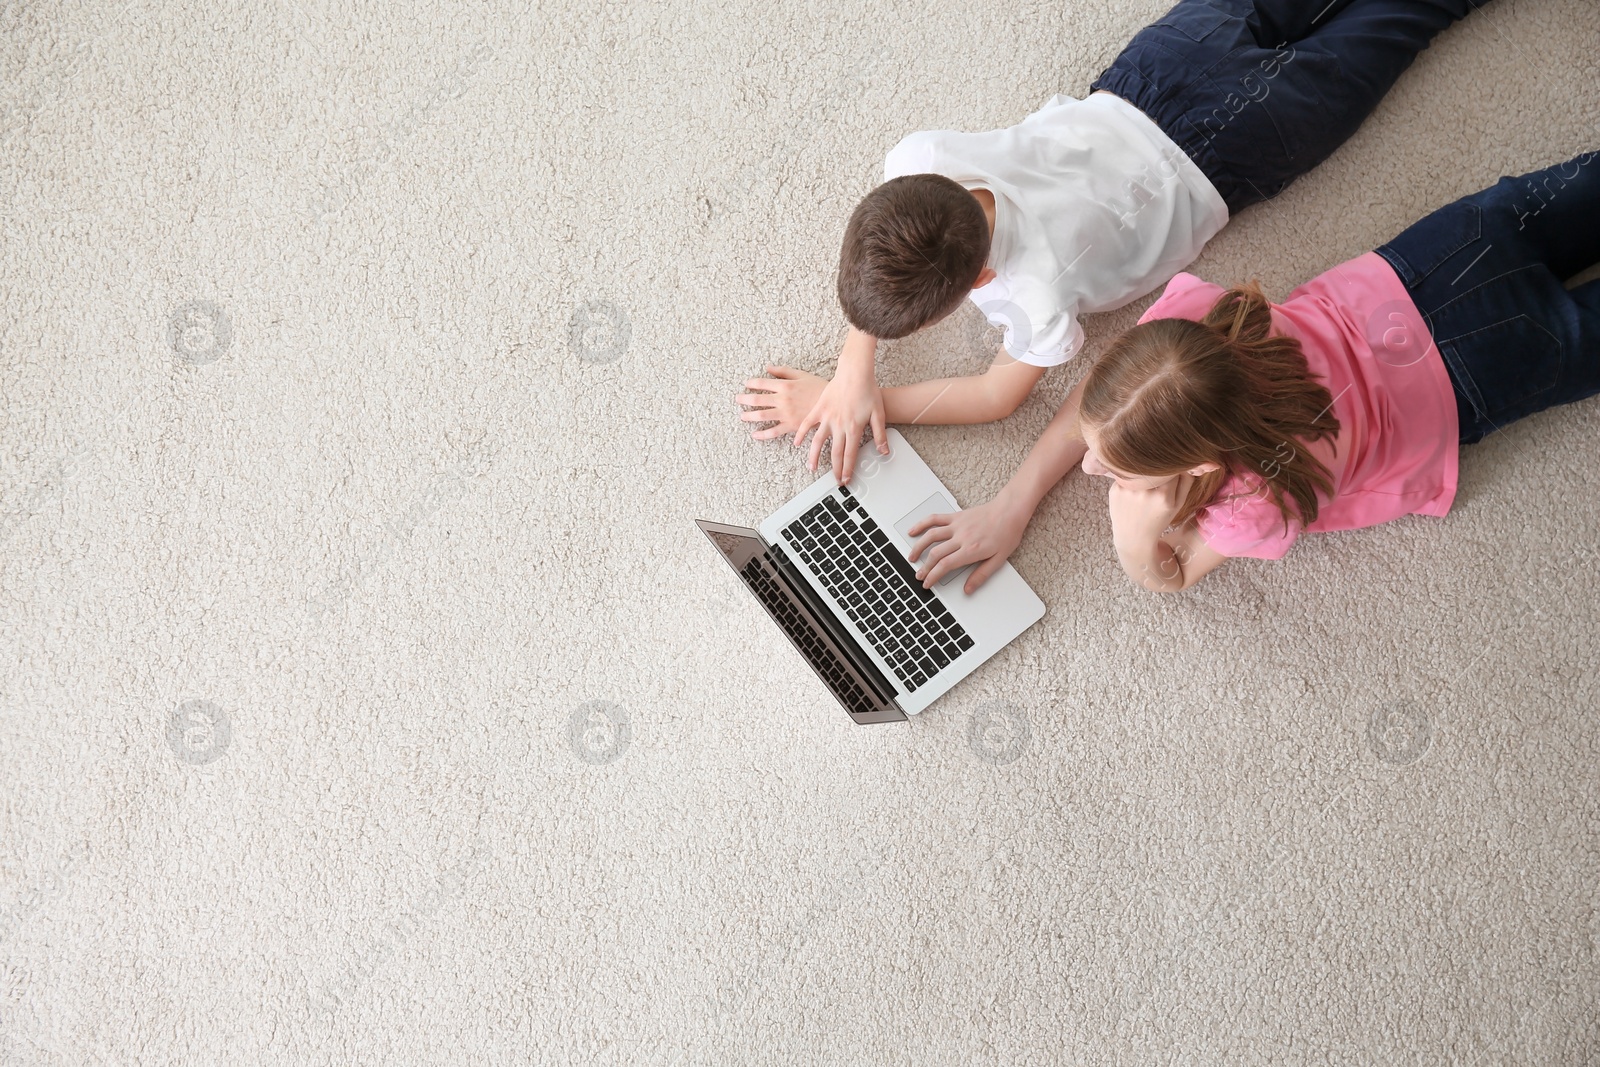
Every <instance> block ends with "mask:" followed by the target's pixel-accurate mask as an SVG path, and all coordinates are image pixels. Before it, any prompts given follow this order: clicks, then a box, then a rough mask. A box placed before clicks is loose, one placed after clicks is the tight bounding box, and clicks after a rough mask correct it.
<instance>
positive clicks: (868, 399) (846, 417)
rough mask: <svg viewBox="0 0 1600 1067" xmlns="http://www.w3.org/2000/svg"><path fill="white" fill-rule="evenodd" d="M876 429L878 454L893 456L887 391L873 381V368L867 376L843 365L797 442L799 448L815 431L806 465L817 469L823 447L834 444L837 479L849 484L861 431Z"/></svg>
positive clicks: (809, 415)
mask: <svg viewBox="0 0 1600 1067" xmlns="http://www.w3.org/2000/svg"><path fill="white" fill-rule="evenodd" d="M868 425H871V427H872V438H873V440H874V441H876V442H877V445H878V452H879V453H880V454H882V455H888V454H889V433H888V420H887V419H886V417H885V415H884V411H883V392H882V390H880V389H879V388H878V383H877V382H876V381H874V380H873V378H872V371H871V368H870V366H869V367H868V368H867V371H866V373H864V374H863V373H861V372H859V371H857V370H854V369H853V368H848V367H845V366H843V365H842V364H841V366H840V368H839V373H838V374H837V375H836V376H835V377H834V379H833V381H831V382H829V383H828V384H827V385H826V386H824V387H823V389H822V393H821V395H819V396H818V397H817V400H816V403H814V404H813V405H812V407H811V410H810V411H809V412H808V413H807V414H806V416H805V418H803V419H801V420H800V425H799V426H797V427H796V428H795V433H794V443H795V447H796V448H798V447H800V445H801V444H802V443H803V442H804V440H805V436H806V434H807V433H809V432H810V431H812V430H816V431H817V432H816V433H815V434H813V435H812V438H811V456H810V458H809V459H808V460H807V463H806V465H807V466H808V467H809V468H810V469H811V470H816V469H817V460H818V458H819V457H821V455H822V446H823V445H824V444H827V443H829V442H830V441H831V442H832V444H833V476H834V478H835V479H837V480H838V482H839V484H840V485H845V484H848V483H849V481H850V475H851V473H852V472H853V471H854V470H855V466H856V450H857V449H858V448H860V447H861V431H862V430H863V429H865V428H866V427H867V426H868Z"/></svg>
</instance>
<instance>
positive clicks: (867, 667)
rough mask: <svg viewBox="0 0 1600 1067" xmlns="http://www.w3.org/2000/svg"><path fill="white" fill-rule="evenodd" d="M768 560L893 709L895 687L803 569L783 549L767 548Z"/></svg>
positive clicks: (895, 693)
mask: <svg viewBox="0 0 1600 1067" xmlns="http://www.w3.org/2000/svg"><path fill="white" fill-rule="evenodd" d="M767 558H768V559H769V560H770V561H771V562H772V563H773V565H774V566H775V567H776V568H777V569H778V570H779V571H780V572H781V573H782V574H783V577H784V580H785V581H786V582H787V583H788V584H789V588H791V589H793V590H794V592H795V594H796V595H797V596H799V597H800V599H801V600H802V601H804V603H805V606H806V608H807V609H809V610H810V612H811V614H812V616H813V617H815V618H816V620H817V624H818V625H820V626H821V627H822V628H823V629H824V630H826V631H827V633H828V636H829V637H830V638H832V639H833V643H834V645H835V646H836V647H837V648H838V649H839V651H840V652H842V653H843V654H844V656H845V658H846V659H848V660H849V661H850V666H852V667H854V668H855V671H856V673H857V674H858V675H860V677H861V680H862V681H864V682H866V683H867V686H868V687H869V688H870V689H871V690H872V692H873V695H874V696H876V697H877V698H878V699H879V700H880V701H882V702H883V703H885V704H889V705H891V706H894V701H895V698H896V697H897V696H899V691H898V690H897V689H895V686H894V683H893V682H891V681H890V680H889V679H888V678H886V677H885V676H884V674H883V672H882V671H880V670H879V669H878V665H877V664H876V663H874V662H872V658H871V657H870V656H868V655H867V653H866V652H865V650H863V649H862V647H861V643H860V642H859V641H857V640H856V638H855V635H853V634H852V633H850V631H849V630H846V629H845V628H844V627H842V626H840V625H839V622H838V617H837V616H835V615H834V613H833V609H832V608H830V607H828V605H826V604H824V603H823V602H822V599H821V598H820V597H818V596H817V593H816V590H814V589H812V588H811V583H810V582H809V581H807V580H806V576H805V575H804V574H803V573H801V571H800V569H799V568H798V567H796V566H795V565H794V564H793V563H791V562H790V560H789V557H788V556H787V555H786V554H785V553H784V551H783V548H782V546H780V545H775V544H768V545H767Z"/></svg>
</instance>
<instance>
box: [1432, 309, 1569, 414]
mask: <svg viewBox="0 0 1600 1067" xmlns="http://www.w3.org/2000/svg"><path fill="white" fill-rule="evenodd" d="M1439 353H1440V355H1442V356H1443V357H1444V359H1445V362H1446V363H1447V364H1449V366H1450V368H1451V369H1452V370H1453V371H1455V377H1456V382H1457V384H1458V385H1459V387H1460V388H1461V390H1462V391H1463V392H1464V393H1466V395H1467V399H1468V400H1470V401H1472V406H1473V408H1474V409H1475V410H1476V411H1477V412H1478V414H1479V415H1480V416H1482V417H1484V418H1487V419H1488V420H1489V421H1491V422H1494V423H1497V424H1504V423H1506V422H1510V421H1511V420H1513V419H1520V418H1522V417H1523V416H1524V415H1529V414H1532V413H1533V412H1535V411H1538V410H1540V409H1541V408H1544V407H1546V406H1548V404H1547V402H1539V400H1538V398H1539V397H1540V396H1541V395H1543V394H1545V393H1548V392H1550V390H1552V389H1554V388H1555V387H1556V385H1557V383H1559V382H1560V381H1561V366H1562V359H1563V352H1562V347H1561V340H1560V338H1558V337H1556V336H1555V334H1553V333H1551V332H1550V331H1549V330H1547V329H1545V328H1544V327H1543V326H1542V325H1540V324H1539V322H1538V321H1537V320H1535V319H1532V318H1530V317H1529V316H1527V315H1517V316H1515V317H1513V318H1509V319H1506V320H1504V321H1502V322H1497V323H1495V324H1494V325H1493V326H1485V327H1483V328H1482V329H1478V330H1473V331H1472V332H1471V333H1464V334H1460V335H1458V336H1456V337H1452V338H1450V339H1449V340H1447V341H1440V342H1439Z"/></svg>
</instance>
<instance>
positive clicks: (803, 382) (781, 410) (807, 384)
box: [733, 367, 828, 442]
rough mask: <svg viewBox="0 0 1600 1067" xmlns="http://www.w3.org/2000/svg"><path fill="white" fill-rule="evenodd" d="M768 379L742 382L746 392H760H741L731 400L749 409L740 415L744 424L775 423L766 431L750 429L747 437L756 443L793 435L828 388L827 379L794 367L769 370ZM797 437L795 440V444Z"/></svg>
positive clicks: (752, 379) (771, 368) (770, 368)
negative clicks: (756, 390)
mask: <svg viewBox="0 0 1600 1067" xmlns="http://www.w3.org/2000/svg"><path fill="white" fill-rule="evenodd" d="M767 373H768V374H770V375H772V377H770V378H751V379H749V380H748V381H746V382H745V383H744V387H745V388H746V389H759V390H762V391H761V392H758V393H740V394H739V395H738V396H736V397H734V398H733V399H734V401H735V402H736V403H739V404H743V405H745V406H746V407H748V408H750V409H751V410H749V411H744V412H741V413H740V415H739V418H740V420H741V421H743V422H775V423H777V425H776V426H769V427H768V428H767V429H765V430H752V431H751V432H750V436H751V437H753V438H755V439H756V440H757V441H770V440H772V439H773V438H774V437H783V436H785V435H787V434H791V433H794V432H795V429H796V428H798V427H799V425H800V420H801V419H803V418H805V416H806V414H807V413H808V412H809V411H811V409H812V408H814V407H816V405H817V398H818V397H820V396H821V395H822V390H823V389H824V388H825V387H826V386H827V384H828V379H826V378H820V377H818V376H817V375H815V374H809V373H807V372H806V371H803V370H795V369H794V368H793V367H768V368H767ZM798 440H799V438H796V442H798Z"/></svg>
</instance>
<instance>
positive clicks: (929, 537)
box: [906, 494, 1029, 594]
mask: <svg viewBox="0 0 1600 1067" xmlns="http://www.w3.org/2000/svg"><path fill="white" fill-rule="evenodd" d="M1028 518H1029V513H1028V512H1027V511H1026V510H1025V509H1023V508H1020V507H1016V506H1014V505H1012V504H1011V503H1010V502H1009V501H1008V500H1007V499H1006V498H1005V496H1004V495H1003V494H1002V495H1001V496H997V497H995V498H994V499H993V500H991V501H989V502H988V503H987V504H983V505H981V506H979V507H975V508H967V509H966V510H965V511H957V512H955V513H954V514H951V515H929V516H928V517H927V518H925V519H923V520H922V521H921V522H919V523H917V524H916V525H915V526H913V527H911V529H909V530H907V531H906V536H907V537H917V536H918V535H922V534H925V536H923V537H922V539H921V540H919V541H917V542H916V543H915V544H913V545H912V546H911V562H913V563H916V562H917V557H918V556H923V559H922V563H921V565H920V566H918V567H917V577H918V578H920V579H922V587H923V588H924V589H932V588H933V587H934V586H935V585H936V584H938V583H939V582H940V581H942V580H943V579H944V577H945V575H947V574H949V573H950V572H951V571H958V570H960V569H961V568H962V567H965V566H967V565H968V564H970V563H977V564H978V566H976V567H974V568H973V569H972V573H971V574H968V575H967V580H966V582H965V583H964V584H963V585H962V590H963V591H964V592H966V593H968V594H972V593H975V592H977V591H978V587H979V586H981V585H983V583H984V582H986V581H988V580H989V577H990V575H992V574H994V572H995V571H997V570H999V569H1000V568H1001V567H1002V566H1003V565H1004V564H1005V561H1006V560H1007V559H1008V558H1010V556H1011V553H1013V552H1015V551H1016V550H1017V546H1018V545H1020V544H1021V543H1022V531H1023V530H1025V529H1027V528H1028ZM924 553H926V555H925V556H924V555H923V554H924Z"/></svg>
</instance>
